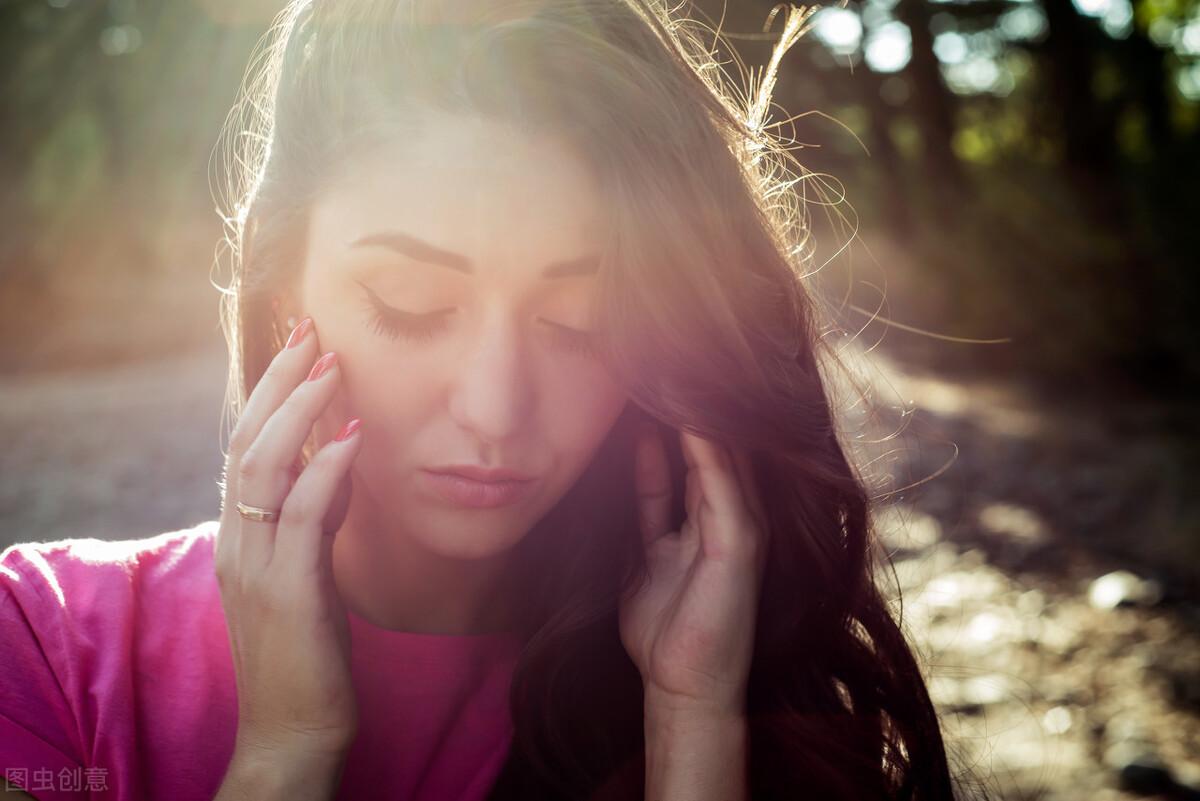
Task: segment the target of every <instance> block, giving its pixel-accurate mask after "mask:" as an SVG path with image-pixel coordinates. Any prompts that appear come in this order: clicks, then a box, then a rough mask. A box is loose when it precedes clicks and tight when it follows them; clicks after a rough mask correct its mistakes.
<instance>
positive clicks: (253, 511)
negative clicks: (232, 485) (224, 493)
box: [237, 501, 279, 523]
mask: <svg viewBox="0 0 1200 801" xmlns="http://www.w3.org/2000/svg"><path fill="white" fill-rule="evenodd" d="M237 510H238V514H240V515H241V516H242V517H244V518H246V519H247V520H253V521H254V522H256V523H278V522H279V511H278V510H275V509H264V508H262V507H261V506H248V505H246V504H244V503H242V502H241V501H238V502H237Z"/></svg>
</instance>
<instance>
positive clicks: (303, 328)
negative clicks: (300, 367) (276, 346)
mask: <svg viewBox="0 0 1200 801" xmlns="http://www.w3.org/2000/svg"><path fill="white" fill-rule="evenodd" d="M311 330H312V318H311V317H305V318H304V319H303V320H301V321H300V322H299V323H298V324H297V325H296V327H295V328H293V329H292V333H291V334H290V335H289V336H288V341H287V345H286V346H285V347H288V348H294V347H296V346H297V345H299V344H300V343H301V342H303V341H304V337H306V336H308V332H309V331H311Z"/></svg>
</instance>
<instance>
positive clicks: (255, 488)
mask: <svg viewBox="0 0 1200 801" xmlns="http://www.w3.org/2000/svg"><path fill="white" fill-rule="evenodd" d="M338 373H339V370H338V366H337V356H336V354H333V353H327V354H325V355H324V356H322V357H321V358H320V359H318V360H317V362H316V363H315V364H314V365H313V367H312V369H311V370H310V372H309V374H308V377H307V378H306V379H305V380H304V381H302V382H301V383H300V386H298V387H296V388H295V389H294V390H292V393H291V394H290V395H288V397H287V398H286V399H285V400H284V401H283V403H282V404H280V405H279V408H277V409H276V410H275V412H274V413H273V414H272V415H271V416H270V417H269V418H268V419H267V422H266V423H264V424H263V426H262V429H261V430H260V431H259V433H258V438H257V439H256V440H254V443H253V444H252V445H251V446H250V448H249V449H248V450H247V451H246V452H245V453H244V454H242V458H241V460H240V461H239V462H238V496H239V498H240V500H242V501H243V502H244V503H248V504H252V505H254V506H261V507H264V508H266V509H280V508H281V507H282V506H283V502H284V499H285V498H287V497H288V492H289V490H290V489H291V480H290V479H291V469H292V467H293V465H294V464H295V463H296V461H297V460H298V459H299V457H300V456H301V448H303V446H304V442H305V440H306V439H308V437H309V434H310V433H311V431H312V428H313V424H314V423H316V421H317V418H318V417H319V416H320V415H321V412H322V411H323V410H324V409H325V407H326V406H327V405H328V404H329V402H330V401H331V400H332V399H333V395H334V392H335V390H336V389H337V377H338ZM280 522H282V518H281V519H280ZM276 526H277V524H275V523H262V522H258V521H253V520H245V521H243V523H242V531H243V532H245V534H246V536H247V538H248V542H246V543H245V544H244V546H248V547H253V548H255V549H256V550H257V552H258V556H259V558H261V555H262V554H261V550H262V547H263V543H266V544H267V545H269V546H272V547H273V546H274V543H275V541H276V539H277V537H276V533H277V527H276ZM268 550H269V549H268ZM267 556H268V560H269V558H270V557H269V554H268V555H267ZM256 564H259V565H262V563H261V562H257V563H256Z"/></svg>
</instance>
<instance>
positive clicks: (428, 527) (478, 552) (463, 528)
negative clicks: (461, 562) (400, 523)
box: [408, 509, 530, 559]
mask: <svg viewBox="0 0 1200 801" xmlns="http://www.w3.org/2000/svg"><path fill="white" fill-rule="evenodd" d="M421 517H422V519H421V520H415V521H413V523H412V527H411V528H409V529H408V530H409V531H415V532H420V533H419V534H417V535H416V539H417V541H418V542H419V543H420V544H421V546H422V547H423V548H425V549H426V550H428V551H430V552H431V553H436V554H438V555H439V556H444V557H446V558H450V559H487V558H489V557H493V556H498V555H500V554H502V553H504V552H506V551H508V550H509V549H511V548H513V547H515V546H516V545H517V544H518V543H519V542H521V540H522V539H524V538H525V535H526V534H527V533H528V532H529V528H530V527H529V526H527V525H522V521H521V520H519V519H516V516H514V515H513V514H512V513H511V512H510V513H508V514H505V513H503V512H499V513H497V512H484V513H480V512H479V511H475V510H468V511H459V510H453V509H451V510H438V511H437V512H432V513H430V514H428V515H422V516H421Z"/></svg>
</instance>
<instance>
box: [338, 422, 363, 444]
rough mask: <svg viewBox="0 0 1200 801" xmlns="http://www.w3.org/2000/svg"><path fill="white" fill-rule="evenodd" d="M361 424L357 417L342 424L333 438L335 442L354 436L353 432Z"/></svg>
mask: <svg viewBox="0 0 1200 801" xmlns="http://www.w3.org/2000/svg"><path fill="white" fill-rule="evenodd" d="M360 425H362V420H359V419H358V418H357V417H355V418H354V419H352V420H350V421H349V422H348V423H346V425H344V426H342V430H341V431H339V432H337V436H335V437H334V438H333V439H334V441H336V442H344V441H346V440H348V439H350V437H352V436H354V432H356V431H358V427H359V426H360Z"/></svg>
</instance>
